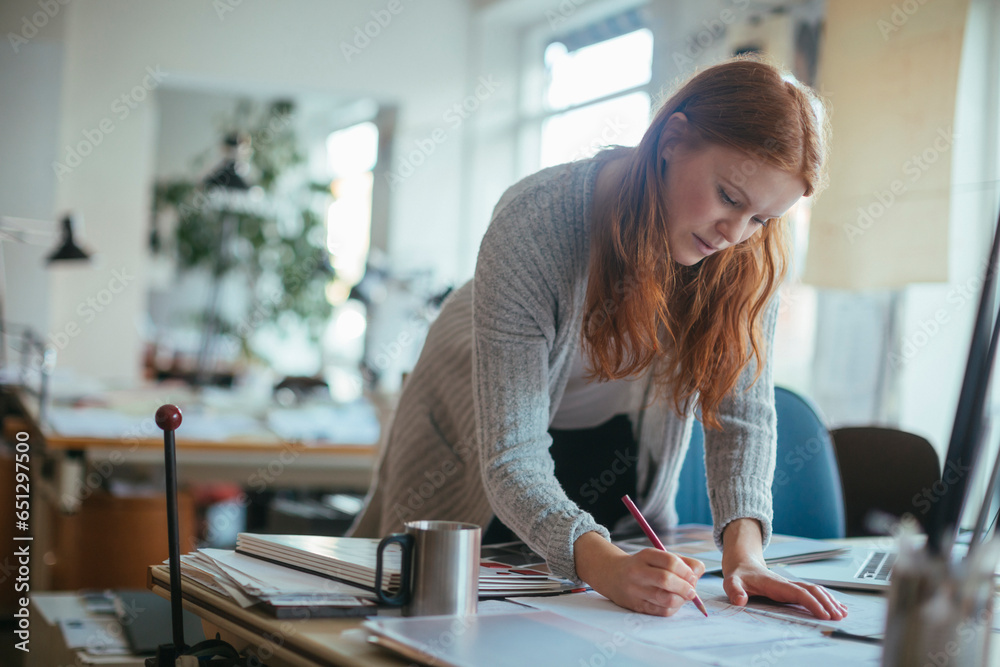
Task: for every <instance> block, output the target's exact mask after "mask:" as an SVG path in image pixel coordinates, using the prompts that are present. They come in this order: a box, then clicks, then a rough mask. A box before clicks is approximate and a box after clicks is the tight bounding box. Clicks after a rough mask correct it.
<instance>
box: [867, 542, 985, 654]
mask: <svg viewBox="0 0 1000 667" xmlns="http://www.w3.org/2000/svg"><path fill="white" fill-rule="evenodd" d="M996 555H997V551H996V548H995V545H990V546H989V547H981V548H978V549H974V550H972V551H971V553H970V555H969V556H968V557H967V558H965V559H964V560H962V561H959V562H951V561H950V560H949V558H948V556H947V554H944V555H934V554H930V553H928V552H927V551H926V550H925V549H919V550H915V549H911V548H907V547H906V545H905V544H904V545H901V548H900V554H899V558H898V560H897V561H896V565H895V567H894V568H893V571H892V586H891V588H890V590H889V604H888V611H887V616H886V629H885V639H884V641H883V646H884V650H883V654H882V667H911V666H912V665H941V666H943V665H948V667H984V666H985V665H987V660H988V657H989V653H990V636H991V635H992V631H991V628H992V623H993V570H994V567H995V566H996Z"/></svg>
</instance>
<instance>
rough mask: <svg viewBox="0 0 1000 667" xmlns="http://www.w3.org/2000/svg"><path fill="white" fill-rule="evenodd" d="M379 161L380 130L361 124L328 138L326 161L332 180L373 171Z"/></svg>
mask: <svg viewBox="0 0 1000 667" xmlns="http://www.w3.org/2000/svg"><path fill="white" fill-rule="evenodd" d="M377 159H378V128H377V127H376V126H375V123H371V122H368V123H359V124H357V125H352V126H351V127H348V128H345V129H343V130H338V131H336V132H333V133H332V134H330V136H328V137H327V138H326V160H327V166H328V167H329V169H330V175H331V177H332V178H347V177H350V176H357V175H358V174H362V173H364V172H366V171H371V170H372V168H373V167H374V166H375V162H376V160H377Z"/></svg>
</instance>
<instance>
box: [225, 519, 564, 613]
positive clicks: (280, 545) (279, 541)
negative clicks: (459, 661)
mask: <svg viewBox="0 0 1000 667" xmlns="http://www.w3.org/2000/svg"><path fill="white" fill-rule="evenodd" d="M378 543H379V541H378V540H376V539H367V538H360V537H323V536H315V535H259V534H254V533H240V534H239V535H238V536H237V537H236V551H237V552H239V553H241V554H246V555H249V556H254V557H256V558H260V559H263V560H267V561H270V562H272V563H277V564H280V565H284V566H287V567H291V568H296V569H299V570H302V571H304V572H309V573H313V574H318V575H321V576H323V577H329V578H332V579H335V580H337V581H343V582H346V583H349V584H354V585H357V586H360V587H362V588H364V589H366V590H369V591H373V590H375V559H376V553H377V551H378ZM383 564H384V565H383V567H384V569H383V575H382V588H383V590H386V591H392V590H396V589H398V588H399V582H400V570H401V555H400V552H399V550H398V549H386V551H385V553H384V556H383ZM574 588H576V586H575V585H574V584H573V582H571V581H567V580H565V579H559V578H557V577H554V576H552V575H551V574H548V573H546V572H543V571H541V570H539V569H527V568H518V567H514V566H511V565H510V564H507V563H503V562H496V561H495V559H494V560H492V561H485V560H484V561H481V562H480V568H479V596H480V597H481V598H489V597H503V596H508V595H539V594H550V593H562V592H567V591H570V590H573V589H574Z"/></svg>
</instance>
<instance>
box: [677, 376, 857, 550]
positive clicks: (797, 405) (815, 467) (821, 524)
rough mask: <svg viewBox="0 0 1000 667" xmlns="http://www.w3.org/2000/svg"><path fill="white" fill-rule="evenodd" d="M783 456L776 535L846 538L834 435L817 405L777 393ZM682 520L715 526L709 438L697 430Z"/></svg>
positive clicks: (681, 490) (680, 501)
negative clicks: (707, 457) (707, 456)
mask: <svg viewBox="0 0 1000 667" xmlns="http://www.w3.org/2000/svg"><path fill="white" fill-rule="evenodd" d="M774 402H775V409H776V411H777V414H778V451H777V462H776V466H775V472H774V482H773V483H772V485H771V494H772V497H773V501H774V523H773V530H774V532H776V533H783V534H786V535H797V536H800V537H810V538H814V539H833V538H838V537H844V534H845V530H844V524H845V519H844V501H843V494H842V491H841V482H840V472H839V470H838V466H837V459H836V456H835V454H834V451H833V442H832V439H831V437H830V433H829V431H828V430H827V428H826V425H825V424H824V423H823V420H822V418H821V417H820V416H819V412H818V411H817V410H816V408H815V407H813V405H812V404H811V403H810V402H809V401H807V400H806V399H804V398H803V397H802V396H799V395H798V394H796V393H795V392H793V391H790V390H788V389H785V388H783V387H775V390H774ZM676 506H677V515H678V518H679V519H680V521H681V523H711V522H712V513H711V510H710V509H709V502H708V491H707V486H706V479H705V445H704V432H703V430H702V426H701V424H700V423H696V424H695V426H694V432H693V433H692V436H691V443H690V446H689V448H688V452H687V456H686V458H685V459H684V463H683V465H682V468H681V472H680V479H679V483H678V491H677V505H676Z"/></svg>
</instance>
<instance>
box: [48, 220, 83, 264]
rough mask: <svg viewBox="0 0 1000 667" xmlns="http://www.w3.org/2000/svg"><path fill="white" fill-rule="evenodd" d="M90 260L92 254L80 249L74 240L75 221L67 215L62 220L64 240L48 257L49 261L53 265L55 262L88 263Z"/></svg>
mask: <svg viewBox="0 0 1000 667" xmlns="http://www.w3.org/2000/svg"><path fill="white" fill-rule="evenodd" d="M89 259H90V253H88V252H87V251H85V250H83V249H82V248H80V246H78V245H77V244H76V241H75V240H74V239H73V219H72V218H71V217H70V216H68V215H67V216H66V217H64V218H63V219H62V239H61V240H60V242H59V247H58V248H56V249H55V250H54V251H53V252H52V253H51V254H50V255H49V256H48V257H47V260H48V262H49V263H50V264H51V263H53V262H68V261H87V260H89Z"/></svg>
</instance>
